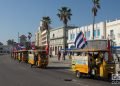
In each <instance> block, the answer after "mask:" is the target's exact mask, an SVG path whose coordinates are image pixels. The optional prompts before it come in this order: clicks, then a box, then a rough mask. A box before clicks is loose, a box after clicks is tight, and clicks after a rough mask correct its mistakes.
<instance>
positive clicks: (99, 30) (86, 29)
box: [67, 22, 106, 48]
mask: <svg viewBox="0 0 120 86" xmlns="http://www.w3.org/2000/svg"><path fill="white" fill-rule="evenodd" d="M94 27H95V28H94V39H105V38H106V33H105V32H106V27H105V23H104V22H100V23H97V24H95V26H94ZM80 31H82V32H83V34H84V36H85V38H86V39H87V40H91V39H93V26H92V24H90V25H86V26H82V27H80V28H74V29H70V30H68V41H67V43H68V48H74V47H75V46H74V42H75V38H76V36H77V35H78V34H79V32H80Z"/></svg>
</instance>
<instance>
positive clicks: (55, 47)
mask: <svg viewBox="0 0 120 86" xmlns="http://www.w3.org/2000/svg"><path fill="white" fill-rule="evenodd" d="M73 28H76V27H75V26H68V27H67V28H64V27H60V28H56V29H52V30H50V54H51V55H57V54H58V51H60V50H61V49H64V45H66V48H68V44H67V39H68V30H69V29H73ZM64 29H65V32H66V37H65V38H66V41H65V42H64ZM64 43H66V44H64Z"/></svg>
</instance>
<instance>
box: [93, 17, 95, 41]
mask: <svg viewBox="0 0 120 86" xmlns="http://www.w3.org/2000/svg"><path fill="white" fill-rule="evenodd" d="M94 26H95V16H93V40H94V29H95V28H94Z"/></svg>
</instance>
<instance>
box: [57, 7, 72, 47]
mask: <svg viewBox="0 0 120 86" xmlns="http://www.w3.org/2000/svg"><path fill="white" fill-rule="evenodd" d="M58 11H59V13H58V14H57V16H58V17H59V18H60V20H61V21H63V24H64V31H63V33H64V49H65V48H66V30H65V28H67V23H68V20H71V16H72V14H71V9H70V8H68V7H61V9H58Z"/></svg>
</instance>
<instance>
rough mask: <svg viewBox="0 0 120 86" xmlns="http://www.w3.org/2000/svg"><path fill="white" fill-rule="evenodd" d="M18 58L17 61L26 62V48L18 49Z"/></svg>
mask: <svg viewBox="0 0 120 86" xmlns="http://www.w3.org/2000/svg"><path fill="white" fill-rule="evenodd" d="M18 60H19V62H21V61H22V62H26V63H27V62H28V50H19V51H18Z"/></svg>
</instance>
